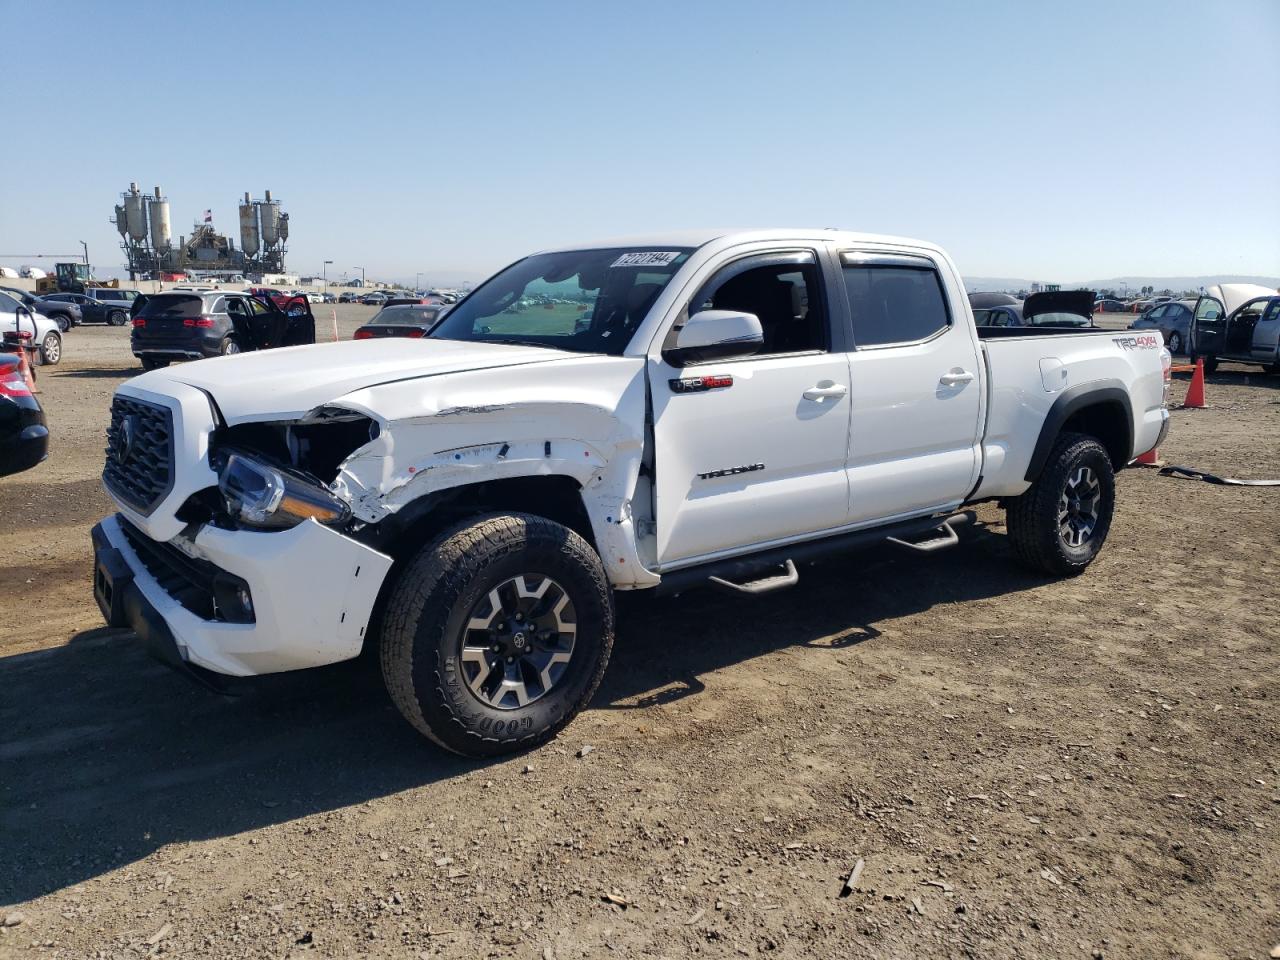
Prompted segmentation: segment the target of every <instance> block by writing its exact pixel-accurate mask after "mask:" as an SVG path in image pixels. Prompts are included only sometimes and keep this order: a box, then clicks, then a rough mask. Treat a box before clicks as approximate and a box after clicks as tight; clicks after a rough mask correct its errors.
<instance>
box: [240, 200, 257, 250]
mask: <svg viewBox="0 0 1280 960" xmlns="http://www.w3.org/2000/svg"><path fill="white" fill-rule="evenodd" d="M261 249H262V244H261V242H260V240H259V235H258V207H257V205H256V204H255V203H254V202H253V201H251V200H250V199H249V192H248V191H247V190H246V191H245V195H244V202H243V203H241V204H240V250H241V251H242V252H243V253H244V255H245V256H246V257H248V258H250V259H252V258H254V257H256V256H257V255H258V251H259V250H261Z"/></svg>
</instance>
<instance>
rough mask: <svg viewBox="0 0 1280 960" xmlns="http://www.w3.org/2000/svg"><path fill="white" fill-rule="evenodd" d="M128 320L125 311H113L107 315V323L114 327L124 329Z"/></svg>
mask: <svg viewBox="0 0 1280 960" xmlns="http://www.w3.org/2000/svg"><path fill="white" fill-rule="evenodd" d="M128 319H129V318H128V317H127V316H125V312H124V311H123V310H112V311H111V312H110V313H109V314H107V323H109V324H111V326H113V327H123V326H124V325H125V321H127V320H128Z"/></svg>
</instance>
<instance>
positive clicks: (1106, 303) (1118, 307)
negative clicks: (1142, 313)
mask: <svg viewBox="0 0 1280 960" xmlns="http://www.w3.org/2000/svg"><path fill="white" fill-rule="evenodd" d="M1124 311H1125V304H1124V301H1123V300H1113V299H1112V298H1110V297H1103V298H1102V299H1101V300H1098V301H1096V302H1095V303H1094V305H1093V312H1094V313H1124Z"/></svg>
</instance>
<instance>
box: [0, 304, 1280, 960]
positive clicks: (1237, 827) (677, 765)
mask: <svg viewBox="0 0 1280 960" xmlns="http://www.w3.org/2000/svg"><path fill="white" fill-rule="evenodd" d="M316 309H317V313H318V314H319V315H320V318H321V321H320V323H319V327H320V329H321V332H322V335H323V333H324V331H325V329H326V321H327V317H328V313H327V311H328V309H329V308H327V307H317V308H316ZM339 310H340V313H339V317H340V319H339V327H340V328H341V331H342V335H343V336H350V332H351V330H352V329H354V327H355V326H356V325H357V324H358V322H359V321H360V320H361V319H363V318H365V317H367V316H368V315H369V314H371V313H372V309H371V308H363V307H340V308H339ZM136 371H137V368H136V366H135V363H134V361H133V360H132V358H131V357H130V356H129V354H128V332H127V329H121V330H117V329H105V328H82V329H78V330H75V331H73V332H72V333H71V334H69V335H68V338H67V348H66V357H65V359H64V361H63V363H62V364H61V365H59V366H58V367H56V368H45V369H44V370H43V371H42V374H41V379H40V385H41V387H42V389H43V397H42V399H43V401H44V403H45V405H46V407H47V409H48V412H49V419H50V424H51V429H52V431H53V435H54V438H55V444H54V449H53V453H52V456H51V458H50V460H49V461H48V462H47V463H45V464H43V465H42V466H41V467H39V468H38V469H37V470H35V471H32V472H30V473H27V474H23V475H20V476H17V477H10V478H7V479H4V480H0V505H2V506H3V515H4V517H5V518H6V520H7V522H6V524H5V526H4V528H3V530H2V531H0V557H3V566H2V567H0V614H2V621H0V622H3V623H4V624H5V628H4V632H3V636H2V637H0V690H3V694H2V695H0V729H3V730H4V731H5V732H4V736H3V737H2V738H0V764H2V768H0V769H2V770H3V773H2V774H0V824H2V827H0V831H2V832H0V850H3V856H2V857H0V903H2V904H4V905H5V906H4V907H3V908H0V920H2V921H3V923H4V926H2V927H0V957H9V956H27V955H35V956H49V957H54V956H56V957H75V958H80V957H99V956H101V957H134V956H141V955H148V954H150V955H156V954H161V955H163V954H167V955H171V956H180V957H193V956H213V957H255V958H256V957H312V956H326V957H327V956H378V957H404V956H407V957H435V956H445V957H477V956H484V957H535V958H539V957H540V958H546V957H554V958H568V957H599V956H607V955H609V954H610V953H613V954H615V955H618V956H653V957H676V956H691V955H700V956H712V957H720V956H730V957H732V956H755V955H757V954H763V955H773V956H779V957H796V958H799V957H853V956H875V957H920V956H930V957H933V956H939V957H949V956H956V957H983V958H988V957H1081V958H1089V957H1096V956H1106V957H1112V956H1115V957H1197V958H1216V957H1232V958H1235V957H1240V958H1244V957H1249V958H1260V957H1265V956H1267V954H1268V952H1269V951H1271V949H1272V947H1273V946H1275V945H1276V944H1277V943H1280V920H1278V916H1280V913H1278V900H1280V716H1278V713H1280V711H1278V710H1277V706H1278V700H1280V683H1278V681H1277V676H1278V675H1280V649H1278V642H1277V634H1278V633H1280V629H1278V624H1280V591H1277V590H1276V589H1275V586H1274V585H1275V583H1276V582H1277V577H1278V575H1280V564H1278V563H1277V560H1276V553H1275V543H1276V541H1277V537H1278V536H1280V521H1278V520H1277V510H1276V506H1277V503H1278V502H1280V490H1276V489H1266V488H1254V489H1249V488H1231V487H1218V486H1211V485H1208V484H1204V483H1197V482H1192V481H1185V480H1175V479H1169V478H1163V477H1159V476H1158V475H1157V474H1156V472H1155V471H1153V470H1143V469H1134V470H1129V471H1126V472H1125V473H1123V474H1122V475H1121V477H1120V480H1119V484H1118V486H1119V501H1120V503H1119V508H1118V512H1117V516H1116V520H1115V524H1114V527H1113V529H1112V532H1111V539H1110V541H1109V543H1108V545H1107V547H1106V549H1105V550H1104V552H1103V554H1102V556H1101V558H1100V559H1099V560H1098V562H1097V563H1095V564H1094V566H1093V567H1092V568H1091V569H1090V570H1089V571H1088V572H1087V573H1086V574H1085V575H1083V576H1081V577H1079V578H1076V579H1074V580H1069V581H1060V582H1052V581H1046V580H1044V579H1041V578H1039V577H1036V576H1032V575H1029V574H1027V573H1025V572H1023V571H1022V570H1021V569H1019V568H1018V567H1016V566H1015V565H1014V564H1013V562H1012V560H1011V558H1010V550H1009V548H1008V546H1007V544H1006V543H1005V538H1004V536H1003V532H1004V531H1003V526H1002V523H1001V521H1002V514H1001V512H1000V511H998V510H996V509H995V508H993V507H983V508H982V509H981V510H980V520H981V522H980V523H979V525H978V526H977V527H976V528H971V529H968V530H965V531H964V532H963V534H962V540H963V543H962V545H961V546H960V547H959V548H958V549H955V550H951V551H947V552H944V553H942V554H940V555H937V556H932V557H917V556H907V555H903V554H900V553H895V552H892V551H890V550H880V551H875V552H872V553H868V554H863V555H859V556H856V557H851V558H848V559H843V560H837V561H831V562H827V563H824V564H821V565H816V566H813V567H809V568H805V569H804V570H803V577H802V580H801V583H800V585H799V586H798V587H797V588H795V589H794V590H791V591H788V592H786V593H783V594H778V595H774V596H772V597H770V598H767V599H765V598H762V599H760V600H757V601H749V602H743V601H735V600H730V599H727V598H724V597H722V596H720V595H717V594H714V593H707V592H693V593H689V594H686V595H685V596H683V597H679V598H674V599H670V600H662V601H652V600H646V599H644V598H640V597H624V598H622V602H621V604H620V624H621V629H620V634H619V637H618V642H617V646H616V648H615V656H614V661H613V664H612V666H611V667H610V669H609V672H608V674H607V675H606V678H605V683H604V686H603V688H602V689H601V691H600V693H599V695H598V696H597V697H596V699H595V701H594V703H593V705H592V706H591V708H590V709H588V710H587V711H586V712H584V713H583V714H582V716H581V717H580V718H579V719H578V720H577V721H576V722H575V723H574V724H573V725H572V726H571V727H570V728H569V729H568V731H567V732H566V733H565V734H564V735H563V736H562V737H561V738H560V739H559V740H558V741H555V742H553V743H552V744H550V745H548V746H546V747H544V748H543V749H541V750H538V751H536V752H533V753H530V754H526V755H523V756H518V757H513V758H510V759H506V760H502V761H498V762H490V763H480V762H473V761H464V760H461V759H458V758H453V757H449V756H445V755H443V754H442V753H440V752H439V751H437V750H435V749H433V748H432V747H431V746H430V745H428V744H427V743H426V742H424V741H423V740H421V739H420V738H419V737H418V736H417V735H416V734H414V733H413V731H412V730H411V729H410V728H409V726H408V725H407V724H406V723H404V722H403V721H402V720H401V719H400V718H399V716H398V715H397V714H396V713H395V711H394V710H393V708H392V707H391V706H390V704H389V702H388V700H387V698H386V695H385V693H383V691H382V689H381V687H380V685H379V680H378V678H377V676H376V673H375V672H374V671H373V670H372V669H370V668H369V667H368V666H367V665H366V664H365V663H363V662H357V663H354V664H349V665H342V666H340V667H336V668H332V669H328V670H325V671H318V672H313V673H311V674H309V675H304V676H300V677H286V678H278V679H277V680H276V681H274V682H271V683H267V684H265V685H264V687H263V689H261V690H260V691H257V692H255V693H252V694H250V695H247V696H243V697H239V698H234V699H232V698H224V697H219V696H216V695H213V694H210V693H207V692H205V691H204V690H202V689H199V688H195V687H192V686H191V685H189V684H188V683H187V682H186V681H184V680H183V679H181V678H180V677H177V676H175V675H173V674H171V673H169V672H167V671H166V670H165V669H164V668H162V667H160V666H158V665H155V664H153V663H152V662H151V661H150V660H149V659H147V657H146V656H144V655H143V654H142V653H141V652H140V651H139V650H138V649H136V641H135V638H134V637H133V636H132V635H131V634H129V633H127V632H122V631H116V630H106V629H103V628H101V621H100V619H99V616H98V613H97V610H96V608H95V606H94V604H93V601H92V598H91V594H90V583H89V578H88V570H89V562H90V546H89V536H88V532H89V527H90V526H91V525H92V523H93V522H94V521H96V520H97V519H98V518H99V517H100V516H102V515H103V514H105V513H107V512H108V511H109V509H110V508H109V505H108V501H107V499H106V497H105V496H104V495H103V494H102V492H101V491H100V489H99V486H98V480H97V475H98V471H99V469H100V465H101V459H102V446H103V440H102V432H103V427H104V420H105V417H106V413H107V408H108V403H109V398H110V394H111V391H112V390H113V389H114V388H115V386H116V385H117V384H119V383H120V382H121V381H122V380H123V379H124V378H125V377H127V376H129V375H131V374H132V373H135V372H136ZM1185 384H1186V379H1185V378H1182V379H1181V380H1180V381H1179V382H1178V384H1176V385H1175V400H1179V399H1180V398H1181V394H1182V392H1183V391H1184V389H1185ZM1208 392H1209V400H1210V403H1211V404H1212V407H1211V408H1210V409H1208V410H1202V411H1178V412H1176V413H1175V415H1174V427H1173V431H1172V435H1171V437H1170V438H1169V441H1168V443H1167V446H1166V447H1165V448H1164V450H1163V451H1162V452H1163V454H1164V455H1165V457H1166V459H1169V460H1170V461H1172V462H1175V463H1185V464H1188V465H1193V466H1197V467H1202V468H1205V469H1208V470H1211V471H1213V472H1217V473H1221V474H1227V475H1234V476H1241V477H1280V449H1278V446H1280V444H1278V442H1277V441H1278V440H1280V378H1274V377H1272V378H1268V377H1263V376H1260V375H1258V374H1257V373H1255V372H1249V371H1247V370H1246V369H1245V368H1240V367H1233V366H1230V365H1228V366H1224V367H1223V368H1222V370H1221V371H1219V373H1218V374H1216V375H1215V376H1213V377H1211V378H1210V384H1209V391H1208ZM859 863H861V864H862V865H863V868H862V871H861V874H860V876H859V877H858V878H857V879H856V881H855V882H854V883H853V886H852V889H850V890H848V891H847V895H842V894H843V893H845V891H844V885H845V882H846V880H847V879H848V878H849V875H850V873H851V871H853V870H854V869H855V865H856V864H859Z"/></svg>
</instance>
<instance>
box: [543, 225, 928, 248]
mask: <svg viewBox="0 0 1280 960" xmlns="http://www.w3.org/2000/svg"><path fill="white" fill-rule="evenodd" d="M775 240H776V241H782V242H788V241H799V240H807V241H814V240H834V241H837V242H841V243H885V244H893V245H896V246H912V247H923V248H928V249H931V250H937V249H939V248H938V246H937V244H933V243H929V242H928V241H925V240H913V239H910V238H908V237H895V236H887V235H884V234H878V233H854V232H852V231H848V230H837V229H835V228H834V227H809V228H799V229H797V228H794V227H786V228H763V229H752V230H748V229H741V228H734V229H729V228H725V229H719V230H716V229H702V230H673V231H671V232H669V233H657V234H642V235H639V236H627V237H610V238H606V239H604V240H596V241H594V242H591V243H571V244H562V245H560V246H556V247H548V248H547V249H545V250H541V251H539V252H540V253H559V252H561V251H565V250H604V249H610V248H613V247H649V248H652V249H655V250H660V249H662V248H664V247H694V248H697V247H703V246H706V245H707V244H709V243H712V242H714V241H719V242H720V243H721V244H722V245H724V246H736V245H738V244H742V243H758V242H769V241H775Z"/></svg>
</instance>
